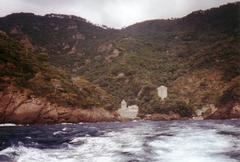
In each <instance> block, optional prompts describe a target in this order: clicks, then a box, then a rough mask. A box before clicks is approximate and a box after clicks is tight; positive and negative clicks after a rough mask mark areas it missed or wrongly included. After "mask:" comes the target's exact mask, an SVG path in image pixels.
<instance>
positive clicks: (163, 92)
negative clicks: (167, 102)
mask: <svg viewBox="0 0 240 162" xmlns="http://www.w3.org/2000/svg"><path fill="white" fill-rule="evenodd" d="M167 89H168V88H167V87H165V86H163V85H162V86H160V87H158V88H157V93H158V97H160V98H161V100H164V99H165V98H167V96H168V91H167Z"/></svg>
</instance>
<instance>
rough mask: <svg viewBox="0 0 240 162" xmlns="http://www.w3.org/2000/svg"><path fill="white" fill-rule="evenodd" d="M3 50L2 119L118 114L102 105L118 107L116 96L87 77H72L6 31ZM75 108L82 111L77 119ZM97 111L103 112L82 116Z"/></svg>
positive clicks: (28, 120) (0, 60) (48, 119)
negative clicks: (15, 39)
mask: <svg viewBox="0 0 240 162" xmlns="http://www.w3.org/2000/svg"><path fill="white" fill-rule="evenodd" d="M0 53H1V55H0V89H1V91H0V100H1V102H0V103H1V105H0V114H1V115H0V122H18V123H38V122H60V121H66V122H67V121H68V122H71V121H74V122H79V121H84V120H87V121H88V120H89V121H95V120H109V119H110V118H112V120H113V118H114V116H112V117H111V115H110V113H108V112H107V111H106V110H104V109H102V108H106V109H108V110H113V109H114V106H113V105H112V104H111V103H112V101H111V100H112V97H111V96H110V95H108V94H107V93H106V92H105V91H104V90H102V89H101V88H99V87H98V86H96V85H93V84H91V83H90V82H88V81H87V80H85V79H84V78H82V77H74V78H72V77H71V76H70V75H69V74H68V73H67V72H65V71H64V70H61V69H59V68H56V67H54V66H52V65H50V64H49V63H48V61H47V54H46V53H34V52H31V51H29V50H27V49H25V48H23V47H22V46H21V45H20V44H19V43H18V42H16V41H14V40H12V39H10V38H9V37H8V36H7V35H6V34H5V33H3V32H0ZM84 109H85V110H84ZM62 111H63V112H62ZM73 111H75V113H76V114H79V113H80V115H79V117H77V119H76V116H74V115H71V116H70V114H72V112H73ZM88 111H90V112H88ZM94 111H97V112H98V113H100V114H102V115H103V116H102V117H100V119H98V118H99V116H97V117H96V119H94V118H95V117H94V115H91V116H92V117H87V116H85V117H82V116H83V115H84V113H94ZM61 113H63V114H61ZM81 113H82V115H81ZM103 113H106V114H108V115H107V116H106V115H104V114H103ZM61 115H63V116H62V117H61ZM64 115H65V116H64ZM85 115H86V114H85ZM95 116H96V115H95ZM104 116H106V119H104ZM73 118H75V119H73ZM87 118H89V119H87ZM91 118H93V119H91ZM101 118H103V119H101ZM108 118H109V119H108Z"/></svg>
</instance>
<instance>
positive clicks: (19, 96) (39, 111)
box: [0, 87, 119, 124]
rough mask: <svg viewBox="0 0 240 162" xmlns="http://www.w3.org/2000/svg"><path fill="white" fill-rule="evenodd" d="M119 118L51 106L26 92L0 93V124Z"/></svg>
mask: <svg viewBox="0 0 240 162" xmlns="http://www.w3.org/2000/svg"><path fill="white" fill-rule="evenodd" d="M116 120H119V116H118V114H117V113H115V112H109V111H107V110H105V109H103V108H93V109H81V108H73V107H62V106H58V105H56V104H51V103H50V102H48V101H47V100H46V99H45V98H34V97H31V96H30V92H29V91H28V90H22V91H20V90H18V89H16V88H14V87H11V88H10V87H9V88H8V89H7V91H4V92H0V123H19V124H37V123H62V122H69V123H77V122H99V121H116Z"/></svg>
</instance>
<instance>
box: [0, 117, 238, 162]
mask: <svg viewBox="0 0 240 162" xmlns="http://www.w3.org/2000/svg"><path fill="white" fill-rule="evenodd" d="M0 162H240V120H224V121H221V120H218V121H159V122H150V121H139V122H127V123H95V124H91V123H85V124H63V125H41V126H3V125H2V126H1V127H0Z"/></svg>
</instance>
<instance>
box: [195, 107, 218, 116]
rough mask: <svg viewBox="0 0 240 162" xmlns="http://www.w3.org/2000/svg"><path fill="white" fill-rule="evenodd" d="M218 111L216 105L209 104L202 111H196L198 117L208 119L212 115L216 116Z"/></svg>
mask: <svg viewBox="0 0 240 162" xmlns="http://www.w3.org/2000/svg"><path fill="white" fill-rule="evenodd" d="M217 110H218V109H217V108H216V107H215V105H214V104H207V105H205V106H203V107H202V108H201V109H198V110H196V115H197V116H198V117H203V118H206V117H208V116H210V115H212V114H214V113H215V112H216V111H217Z"/></svg>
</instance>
